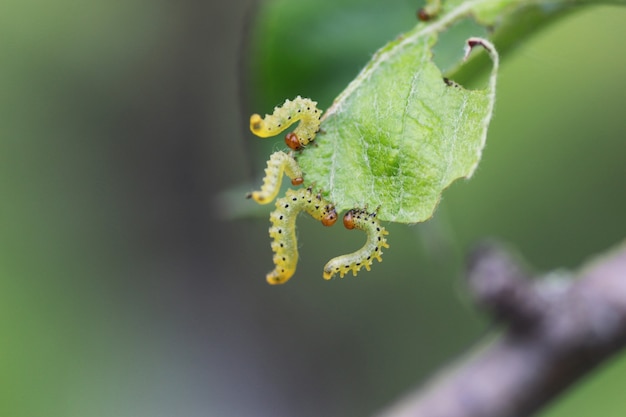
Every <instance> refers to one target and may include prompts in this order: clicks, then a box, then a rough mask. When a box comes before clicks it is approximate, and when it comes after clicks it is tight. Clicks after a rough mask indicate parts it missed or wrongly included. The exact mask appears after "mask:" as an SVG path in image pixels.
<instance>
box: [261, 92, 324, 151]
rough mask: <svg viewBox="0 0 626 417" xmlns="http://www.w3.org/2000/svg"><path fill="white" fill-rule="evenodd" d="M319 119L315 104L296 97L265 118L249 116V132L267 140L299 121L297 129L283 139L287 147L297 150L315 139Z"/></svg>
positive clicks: (320, 114) (318, 111)
mask: <svg viewBox="0 0 626 417" xmlns="http://www.w3.org/2000/svg"><path fill="white" fill-rule="evenodd" d="M321 117H322V111H321V110H319V109H318V108H317V102H315V101H312V100H310V99H308V98H302V97H300V96H297V97H296V98H294V99H293V101H292V100H286V101H285V103H284V104H283V105H282V106H280V107H275V108H274V113H272V114H266V115H265V118H261V116H260V115H258V114H253V115H252V116H250V130H251V131H252V133H254V134H255V135H257V136H259V137H261V138H269V137H271V136H276V135H278V134H279V133H280V132H282V131H283V130H285V129H287V128H288V127H289V126H291V125H292V124H294V123H296V122H297V121H300V124H298V127H296V128H295V129H294V131H293V132H292V133H289V134H287V136H286V137H285V143H286V144H287V146H289V147H290V148H291V149H293V150H297V149H300V148H302V147H304V146H306V145H307V144H308V143H309V142H311V141H312V140H313V139H315V134H316V133H317V132H318V131H319V128H320V118H321Z"/></svg>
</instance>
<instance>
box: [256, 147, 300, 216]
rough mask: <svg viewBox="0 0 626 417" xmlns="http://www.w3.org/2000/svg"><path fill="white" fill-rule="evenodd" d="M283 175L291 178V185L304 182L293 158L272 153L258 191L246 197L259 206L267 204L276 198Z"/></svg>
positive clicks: (280, 152) (284, 154) (281, 153)
mask: <svg viewBox="0 0 626 417" xmlns="http://www.w3.org/2000/svg"><path fill="white" fill-rule="evenodd" d="M283 173H284V174H286V175H287V176H288V177H289V178H291V184H292V185H300V184H302V182H303V181H304V180H303V178H302V170H301V169H300V166H298V162H296V160H295V159H294V158H293V156H291V155H289V154H286V153H285V152H282V151H278V152H274V153H273V154H272V155H271V156H270V159H269V160H268V161H267V168H265V178H263V185H262V186H261V189H260V190H259V191H253V192H251V193H249V194H248V195H247V196H246V197H247V198H252V199H253V200H254V201H256V202H257V203H259V204H267V203H269V202H271V201H272V200H274V198H276V195H277V194H278V191H279V190H280V184H281V183H282V182H283Z"/></svg>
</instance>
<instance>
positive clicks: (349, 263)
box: [324, 209, 389, 279]
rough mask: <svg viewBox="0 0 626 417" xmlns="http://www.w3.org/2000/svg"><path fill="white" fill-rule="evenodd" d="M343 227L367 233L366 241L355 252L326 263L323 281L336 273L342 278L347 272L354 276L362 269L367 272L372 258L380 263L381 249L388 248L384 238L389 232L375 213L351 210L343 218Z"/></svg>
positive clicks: (372, 260)
mask: <svg viewBox="0 0 626 417" xmlns="http://www.w3.org/2000/svg"><path fill="white" fill-rule="evenodd" d="M343 225H344V226H345V227H346V229H360V230H364V231H365V232H366V233H367V241H366V242H365V245H363V247H362V248H361V249H359V250H357V251H356V252H353V253H349V254H347V255H342V256H338V257H336V258H333V259H331V260H330V261H328V263H327V264H326V266H324V279H331V278H332V277H333V276H334V275H335V274H337V273H339V276H340V277H341V278H343V276H344V275H345V274H347V273H348V271H352V274H353V275H355V276H356V274H357V272H359V270H360V269H361V268H362V267H365V269H367V270H368V271H369V270H370V266H371V265H372V263H373V262H374V258H375V259H377V260H378V262H382V260H383V259H382V257H381V255H382V248H388V247H389V245H388V244H387V239H386V238H385V235H388V234H389V232H387V231H386V230H385V228H384V227H383V226H381V224H380V222H379V221H378V219H377V218H376V213H367V212H366V211H364V210H360V209H352V210H350V211H348V212H347V213H346V214H345V216H344V217H343Z"/></svg>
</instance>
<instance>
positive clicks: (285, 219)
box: [267, 188, 337, 284]
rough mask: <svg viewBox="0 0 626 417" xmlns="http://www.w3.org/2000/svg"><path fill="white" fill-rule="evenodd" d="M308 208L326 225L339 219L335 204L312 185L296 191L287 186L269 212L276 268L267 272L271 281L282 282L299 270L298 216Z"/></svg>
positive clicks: (308, 210) (268, 280)
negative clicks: (287, 188) (324, 197)
mask: <svg viewBox="0 0 626 417" xmlns="http://www.w3.org/2000/svg"><path fill="white" fill-rule="evenodd" d="M301 211H306V212H307V213H309V215H311V217H313V218H314V219H316V220H319V221H321V222H322V224H323V225H324V226H332V225H333V224H335V222H336V221H337V212H336V211H335V207H334V206H333V205H332V204H330V203H329V202H327V201H326V200H324V199H323V198H322V196H321V195H320V194H317V195H315V194H313V191H312V190H311V188H306V189H300V190H297V191H294V190H287V193H286V195H285V197H283V198H280V199H278V200H276V210H274V211H273V212H272V213H271V214H270V222H271V223H272V226H271V227H270V230H269V232H270V237H271V238H272V239H273V241H272V251H274V265H276V267H275V268H274V270H273V271H271V272H269V273H268V274H267V282H268V283H270V284H283V283H285V282H287V281H288V280H289V278H291V276H292V275H293V274H294V272H296V265H297V263H298V242H297V239H296V217H297V215H298V213H300V212H301Z"/></svg>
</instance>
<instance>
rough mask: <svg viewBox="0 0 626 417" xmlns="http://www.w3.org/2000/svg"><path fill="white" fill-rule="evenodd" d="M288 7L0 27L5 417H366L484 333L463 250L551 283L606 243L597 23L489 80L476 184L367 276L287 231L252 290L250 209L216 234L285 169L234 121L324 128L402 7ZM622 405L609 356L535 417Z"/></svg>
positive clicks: (305, 235) (410, 232)
mask: <svg viewBox="0 0 626 417" xmlns="http://www.w3.org/2000/svg"><path fill="white" fill-rule="evenodd" d="M282 3H285V2H282ZM291 4H292V5H297V7H293V6H292V7H283V6H284V5H282V6H281V7H282V8H281V7H278V6H271V5H270V6H268V7H259V6H258V5H257V6H255V5H254V4H253V3H251V2H249V1H244V0H237V1H235V0H233V1H231V2H224V3H222V2H204V3H203V2H196V1H190V0H183V1H179V2H172V1H164V0H152V1H147V0H124V1H121V0H112V1H107V2H104V1H95V2H78V1H70V0H59V1H56V2H54V3H51V2H46V1H42V0H19V1H18V0H5V1H4V2H3V4H2V6H1V7H0V57H1V58H2V66H1V69H0V192H1V195H2V202H1V204H0V230H1V231H2V232H1V233H0V249H1V250H0V331H1V334H2V339H1V341H0V415H1V416H12V417H13V416H14V417H39V416H47V417H53V416H63V417H74V416H76V417H84V416H90V417H92V416H93V417H98V416H107V417H109V416H115V417H120V416H129V417H131V416H132V417H139V416H150V417H158V416H218V417H230V416H304V417H306V416H320V415H323V416H363V415H370V414H372V413H373V412H374V411H375V410H378V409H380V408H381V407H383V406H385V405H387V404H389V403H390V402H391V401H392V400H394V399H395V398H397V397H398V396H399V395H401V394H402V393H403V392H405V391H406V390H408V389H410V388H411V387H413V386H415V385H416V384H418V383H420V381H423V380H424V378H426V377H427V376H428V375H430V374H432V373H433V372H435V371H436V370H437V369H439V368H440V367H441V366H443V365H444V364H446V363H448V362H449V361H450V360H451V359H453V358H454V357H456V356H457V355H458V354H460V353H462V352H464V351H465V350H466V349H467V348H468V347H469V346H471V345H472V344H473V343H475V342H476V341H477V340H479V339H480V338H481V337H482V336H484V335H485V334H487V332H489V331H490V329H491V328H492V326H491V324H490V322H489V320H488V318H486V317H484V316H483V315H481V314H480V313H479V312H477V311H476V310H475V309H474V308H473V306H472V305H471V303H470V302H469V301H468V300H467V298H466V296H465V295H464V292H463V286H462V281H461V279H460V278H461V276H462V271H463V256H464V253H465V252H466V251H467V249H468V248H469V247H470V246H471V245H472V243H473V242H475V241H477V240H479V239H482V238H484V237H497V238H499V239H502V240H504V241H506V242H509V243H510V244H511V245H513V246H514V247H515V248H517V249H518V250H519V251H520V253H522V254H523V255H524V257H525V258H526V259H527V260H528V263H529V264H530V265H532V266H533V267H534V268H536V270H537V271H548V270H552V269H555V268H561V267H565V268H576V267H577V266H579V265H581V263H583V262H584V261H585V260H587V259H589V258H590V256H592V255H593V254H595V253H598V252H601V251H604V250H606V249H608V248H610V247H611V246H613V245H615V244H617V243H618V242H619V241H620V240H621V239H623V238H624V232H625V231H626V217H625V216H624V213H626V193H625V191H626V190H625V185H624V184H625V179H626V145H625V143H624V137H625V133H626V121H625V117H624V109H625V108H626V94H625V92H626V77H624V74H625V73H626V54H624V53H623V50H624V47H623V39H624V38H625V36H626V26H625V25H624V21H625V20H624V19H625V18H626V9H621V8H618V7H609V6H604V7H594V8H588V9H585V10H581V11H579V12H576V13H574V14H573V15H572V16H569V17H568V18H566V19H564V20H562V21H561V22H558V23H557V24H555V25H553V26H551V27H549V28H548V29H547V30H545V31H542V32H541V33H539V34H538V35H537V36H535V37H533V38H531V39H529V40H528V42H526V43H524V44H523V45H522V46H521V47H520V48H519V49H518V50H517V51H515V53H514V54H511V55H509V56H508V57H507V58H506V60H505V62H504V64H503V66H502V72H501V75H500V77H499V91H498V101H497V103H496V114H495V118H494V120H493V124H492V127H491V129H490V135H489V138H488V144H487V148H486V151H485V153H484V158H483V162H482V164H481V165H480V167H479V169H478V171H477V173H476V174H475V176H474V178H473V179H472V180H471V181H462V182H459V183H456V184H455V185H453V186H452V187H451V189H450V190H448V191H447V192H446V193H445V194H444V198H443V201H442V204H441V206H440V208H439V210H438V213H437V216H436V217H435V219H433V220H432V221H430V222H428V223H425V224H422V225H417V226H405V225H389V229H390V231H391V234H390V236H389V242H390V244H391V248H390V249H389V250H387V251H386V253H385V262H384V263H382V264H376V265H375V266H374V268H373V270H372V272H370V273H364V274H362V275H360V276H359V277H358V278H351V277H348V278H345V279H343V280H335V281H332V282H325V281H324V280H322V278H321V270H322V266H323V265H324V263H325V262H326V260H327V259H329V258H330V257H332V256H335V255H337V254H339V253H344V252H346V251H348V250H350V249H349V248H352V247H354V248H356V247H357V246H358V245H360V244H361V242H362V241H363V238H364V237H363V236H362V235H359V234H358V233H352V234H351V233H348V232H346V231H345V230H343V229H342V228H341V227H335V228H333V229H323V228H322V227H321V226H320V227H318V224H316V223H315V222H313V221H309V219H305V218H302V219H301V220H300V221H299V236H300V246H301V250H302V254H301V255H302V256H301V257H302V260H301V263H300V265H299V270H298V272H297V274H296V276H295V277H294V278H293V279H292V280H291V281H290V282H289V283H288V284H287V285H284V286H281V287H270V286H268V285H267V284H266V283H265V273H266V272H267V270H269V269H271V251H270V248H269V240H268V236H267V227H268V221H267V218H266V215H267V212H268V211H269V210H270V208H261V209H259V208H257V207H254V209H255V210H256V212H257V213H258V212H261V215H260V216H250V217H246V218H241V217H240V216H239V217H238V216H236V215H237V214H238V213H239V212H236V211H235V210H240V212H246V211H250V210H252V206H251V205H253V203H252V202H250V201H246V200H243V194H244V193H245V191H248V190H250V189H252V188H253V187H255V186H257V185H258V181H259V178H260V175H261V173H262V169H263V166H264V164H265V160H266V158H267V156H268V154H269V152H270V151H271V150H273V149H277V148H280V146H281V144H279V143H278V142H279V141H267V143H265V142H263V141H257V140H256V139H255V138H253V137H252V135H251V134H250V133H249V132H247V118H248V115H249V114H250V113H251V112H252V111H253V110H254V111H257V112H266V111H270V110H271V108H272V107H273V106H274V105H275V104H278V103H280V102H282V101H283V100H284V99H285V98H286V97H292V96H295V95H296V94H302V95H304V96H311V97H314V98H319V101H320V105H321V107H322V108H325V107H327V106H328V104H329V102H330V100H331V99H332V98H333V96H334V95H336V94H338V93H339V92H340V90H341V89H342V88H343V86H344V85H345V83H346V82H347V81H349V80H350V79H351V78H352V77H354V75H355V74H356V73H357V72H358V70H359V69H360V67H361V66H362V65H363V64H364V63H365V62H367V60H368V58H369V57H370V56H371V54H372V53H373V52H374V51H375V50H376V49H377V48H378V47H379V46H381V45H382V44H383V43H384V42H386V40H388V39H390V38H392V37H394V36H396V35H397V34H399V33H401V32H403V31H405V30H407V29H408V28H410V27H411V26H412V25H414V24H415V11H416V10H417V8H418V7H419V6H420V4H417V3H414V2H410V1H408V0H396V1H393V2H385V3H384V5H383V4H382V2H374V1H369V2H357V1H345V2H341V3H339V2H329V1H326V2H310V1H306V2H305V1H302V2H300V3H298V2H291ZM279 6H280V5H279ZM257 18H258V19H260V20H257ZM302 19H310V22H311V24H310V25H304V26H301V25H300V24H299V23H298V22H301V21H302ZM252 22H260V23H257V24H252ZM276 28H278V29H279V30H276ZM285 28H286V29H288V31H287V33H288V34H289V35H278V38H276V39H272V38H271V36H272V35H270V34H272V33H274V34H276V33H278V34H280V33H281V32H280V30H281V29H285ZM263 34H265V35H263ZM282 41H284V42H285V44H282V43H281V42H282ZM272 42H274V43H273V44H272ZM289 42H293V43H294V44H295V45H296V46H297V47H296V48H294V47H291V46H290V45H289ZM272 45H274V46H272ZM276 45H278V46H276ZM260 50H264V51H266V53H268V54H269V55H268V56H263V55H259V52H258V51H260ZM442 53H443V52H442ZM459 53H460V51H459ZM281 59H283V60H284V61H283V62H284V69H285V71H284V72H281V73H274V74H273V75H272V74H271V73H270V74H268V73H267V71H268V68H269V67H267V66H266V63H269V62H274V63H275V62H278V61H280V60H281ZM298 80H302V82H299V81H298ZM261 142H263V143H261ZM242 184H243V185H242ZM237 187H239V188H241V190H242V191H241V193H239V192H237V193H238V194H237V195H238V196H239V195H241V197H242V200H241V201H240V202H238V203H237V206H230V205H228V204H224V201H225V199H224V198H223V197H224V195H225V193H227V192H228V191H229V190H233V189H238V188H237ZM228 195H230V199H228V200H227V201H232V195H233V193H232V192H231V193H228ZM237 201H239V200H237ZM247 204H250V205H249V206H247ZM233 217H238V218H237V219H233ZM503 371H504V370H503ZM625 383H626V357H624V356H623V355H622V357H618V358H616V359H614V360H613V361H611V362H610V363H608V364H607V365H606V366H605V367H604V368H603V369H602V370H601V371H600V372H598V373H596V374H594V375H593V376H592V377H590V378H588V379H586V380H585V381H583V382H582V383H581V384H578V385H577V386H576V387H575V388H574V389H573V390H571V391H569V392H567V393H566V394H565V395H564V396H563V397H562V399H561V400H560V401H559V402H558V403H556V404H555V405H554V406H552V407H551V408H550V409H548V410H546V412H544V413H543V414H542V415H543V416H549V417H565V416H567V417H577V416H581V417H582V416H585V417H586V416H589V415H602V416H605V417H611V416H615V417H617V416H623V415H624V413H625V412H626V411H625V410H626V404H625V403H624V400H623V395H622V392H623V386H624V384H625Z"/></svg>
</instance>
